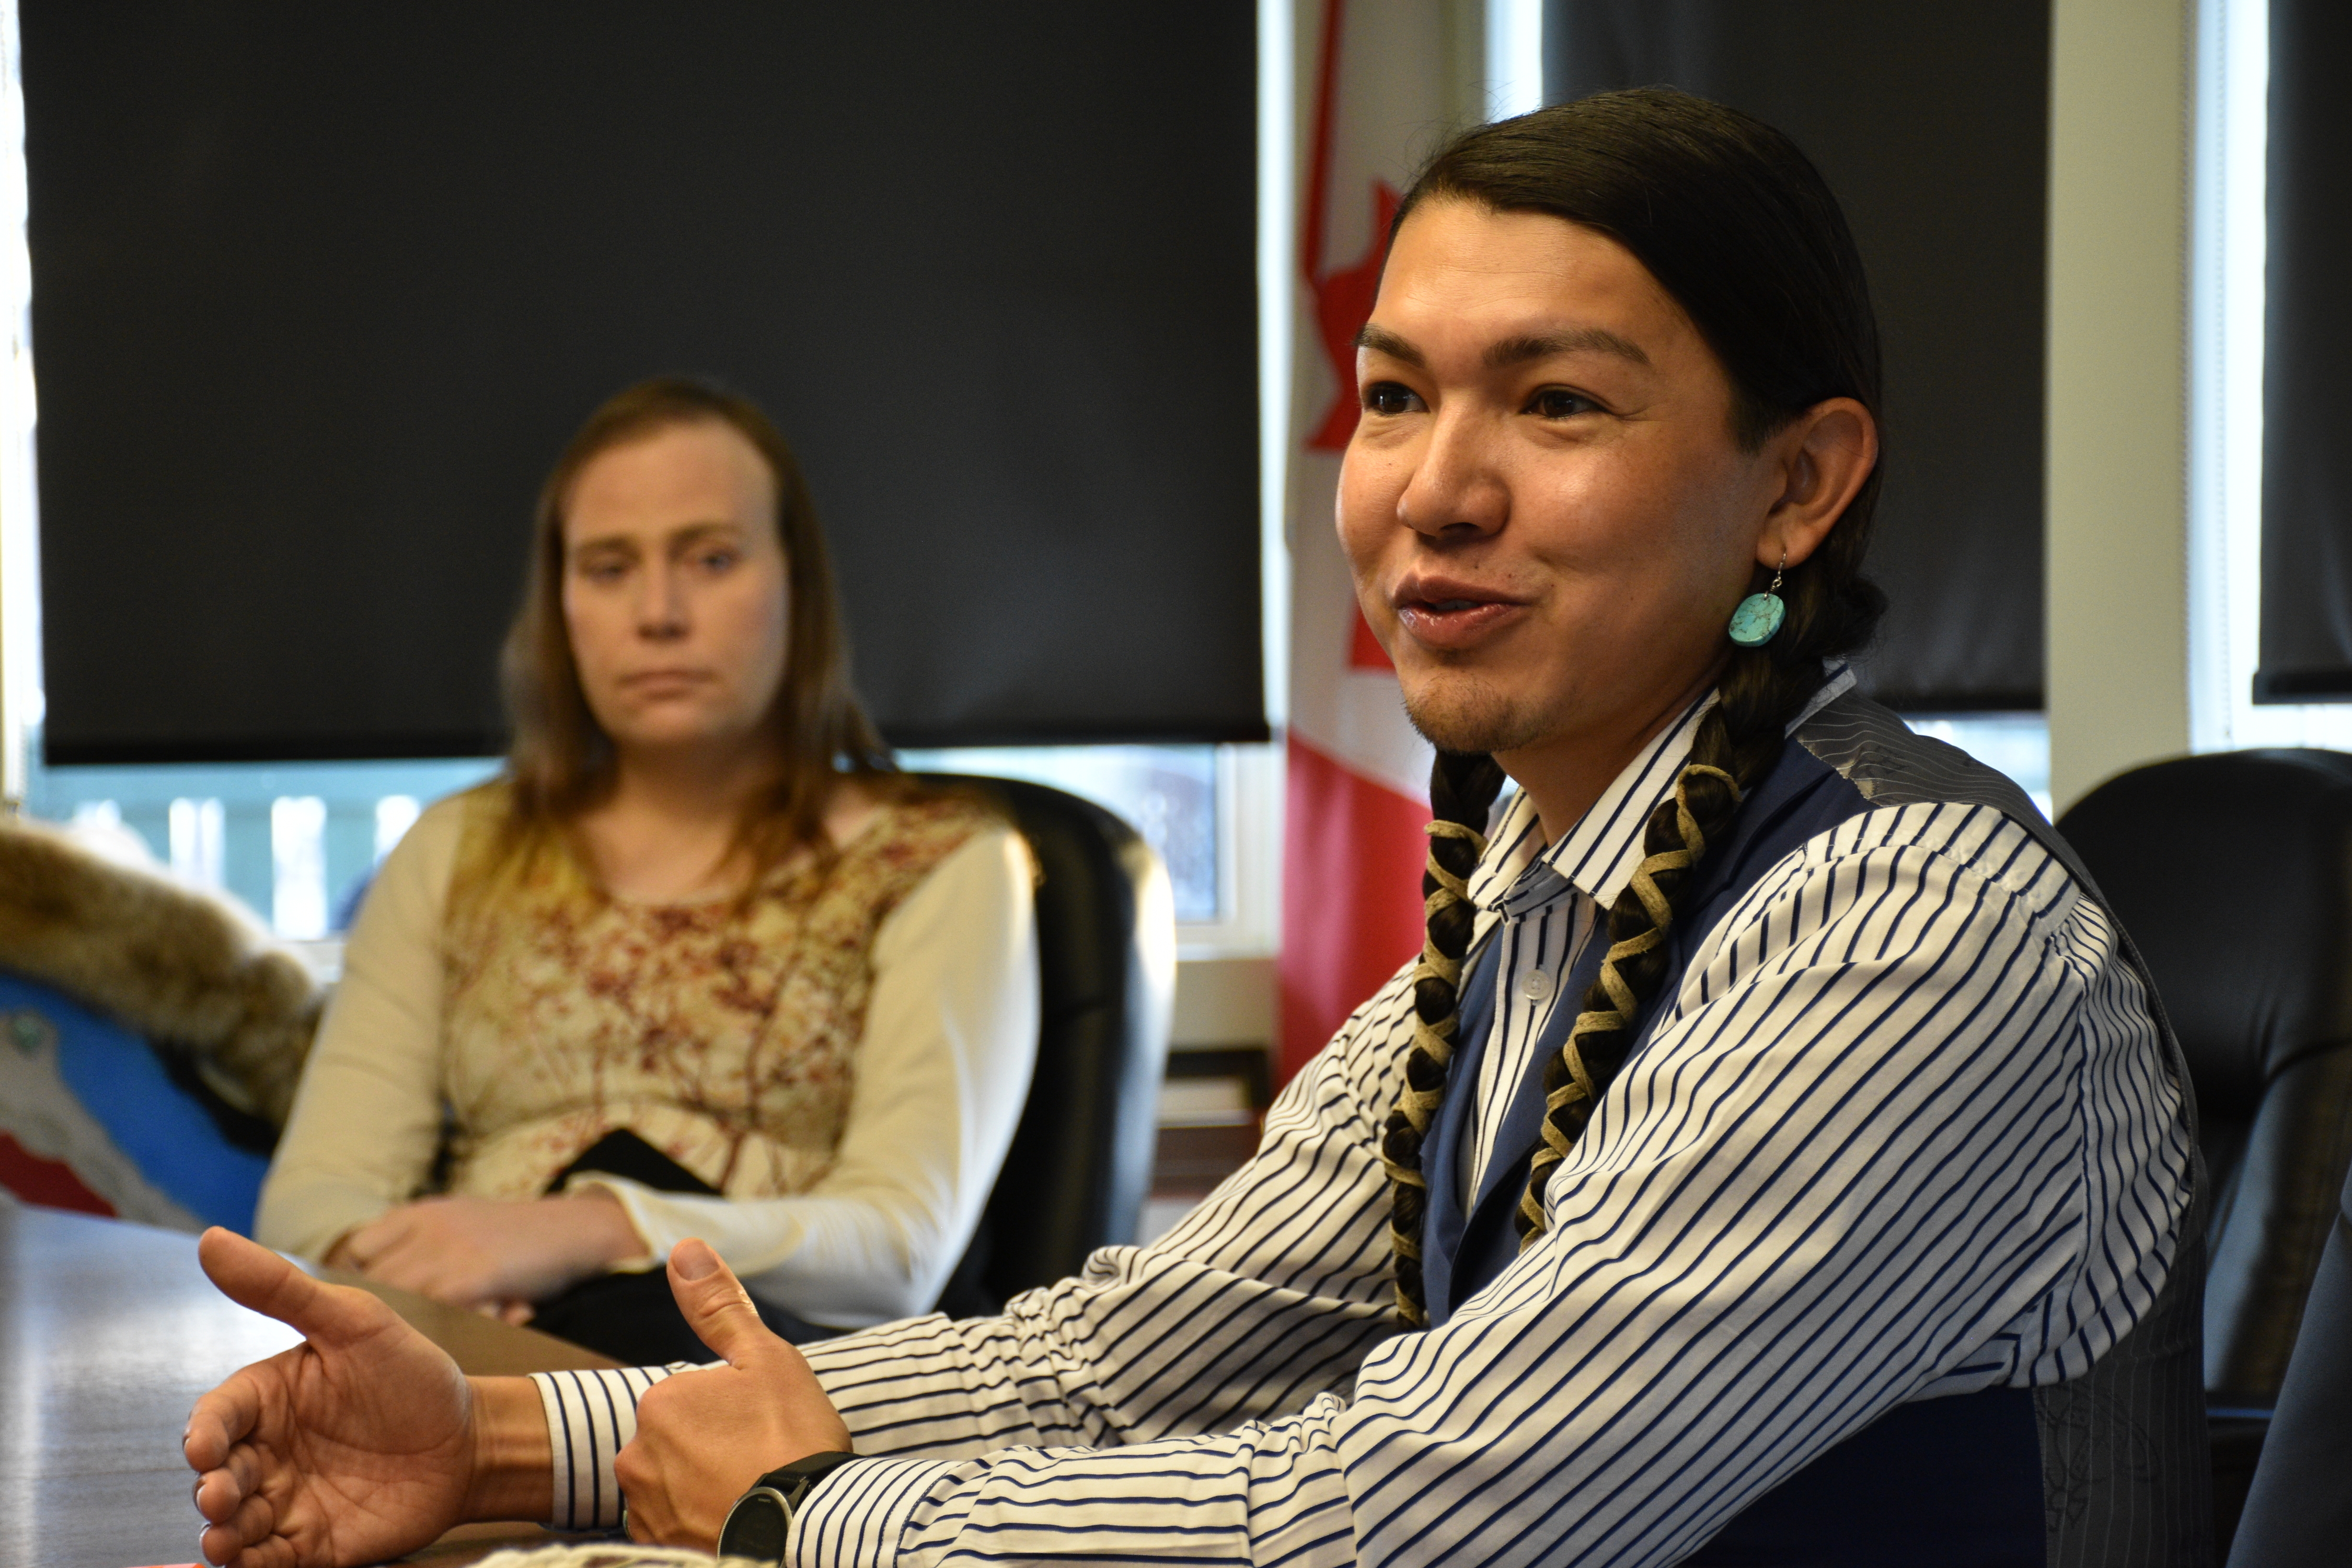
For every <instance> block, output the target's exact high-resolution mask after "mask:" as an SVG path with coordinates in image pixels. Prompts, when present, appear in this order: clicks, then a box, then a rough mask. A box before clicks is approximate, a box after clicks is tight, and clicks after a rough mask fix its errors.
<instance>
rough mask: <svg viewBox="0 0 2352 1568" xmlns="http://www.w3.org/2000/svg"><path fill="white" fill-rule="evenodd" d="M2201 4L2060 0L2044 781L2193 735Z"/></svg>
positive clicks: (2061, 791)
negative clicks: (2193, 189) (2192, 479)
mask: <svg viewBox="0 0 2352 1568" xmlns="http://www.w3.org/2000/svg"><path fill="white" fill-rule="evenodd" d="M2193 4H2194V0H2053V5H2052V6H2051V26H2052V38H2051V71H2050V74H2051V106H2050V262H2049V266H2050V294H2049V312H2050V317H2049V362H2048V367H2047V382H2046V385H2047V389H2048V395H2049V405H2048V416H2047V421H2048V422H2047V426H2046V428H2047V432H2048V440H2049V454H2048V470H2047V475H2046V479H2045V481H2044V495H2045V498H2046V501H2047V509H2048V510H2047V517H2048V538H2047V546H2046V552H2047V553H2046V571H2047V574H2048V575H2047V585H2048V598H2047V603H2048V606H2049V609H2048V615H2049V636H2048V659H2049V677H2048V690H2049V716H2050V785H2051V794H2052V795H2053V797H2054V799H2055V803H2056V805H2057V806H2058V809H2059V810H2061V811H2063V810H2064V809H2065V808H2066V807H2067V805H2070V804H2072V803H2073V802H2074V800H2076V799H2078V798H2080V797H2081V796H2082V795H2083V794H2084V792H2085V791H2087V790H2089V789H2090V788H2091V787H2092V786H2093V785H2095V784H2098V783H2099V782H2100V781H2101V780H2102V779H2105V778H2106V777H2108V776H2110V775H2112V774H2114V773H2118V772H2120V771H2122V770H2123V769H2125V768H2126V767H2130V766H2132V765H2134V764H2136V763H2143V762H2147V761H2150V760H2152V759H2154V758H2157V757H2163V756H2170V755H2175V754H2178V753H2180V752H2186V751H2188V750H2189V532H2188V507H2189V490H2188V482H2187V474H2188V452H2189V399H2188V343H2187V335H2186V334H2187V330H2188V322H2189V271H2188V261H2189V172H2190V167H2191V159H2190V153H2191V142H2190V133H2191V130H2192V126H2191V94H2190V81H2191V68H2192V64H2193V61H2192V57H2191V49H2190V41H2191V37H2192V32H2191V26H2192V22H2193V19H2194V18H2193Z"/></svg>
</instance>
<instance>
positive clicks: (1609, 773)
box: [1495, 663, 1723, 844]
mask: <svg viewBox="0 0 2352 1568" xmlns="http://www.w3.org/2000/svg"><path fill="white" fill-rule="evenodd" d="M1722 676H1723V667H1722V665H1721V664H1720V663H1717V664H1715V665H1711V666H1709V667H1708V668H1707V670H1706V673H1705V674H1703V675H1701V676H1700V677H1699V678H1698V679H1696V680H1695V681H1693V682H1691V683H1690V684H1689V685H1688V686H1687V687H1685V688H1684V689H1682V690H1680V691H1678V692H1675V694H1674V695H1672V696H1671V697H1669V698H1667V699H1665V700H1664V701H1654V702H1651V703H1646V704H1643V705H1642V706H1639V707H1634V708H1630V709H1627V710H1624V711H1622V712H1621V713H1617V714H1612V715H1611V716H1610V717H1609V719H1607V720H1606V721H1602V722H1600V723H1596V724H1593V725H1591V726H1587V727H1583V728H1580V729H1578V730H1576V731H1572V732H1569V733H1564V734H1560V735H1555V736H1550V737H1548V738H1546V739H1544V740H1541V741H1538V742H1535V743H1534V744H1533V745H1529V746H1523V747H1520V748H1518V749H1517V750H1515V751H1510V752H1496V753H1495V760H1496V762H1497V763H1501V764H1502V768H1503V771H1504V772H1505V773H1508V774H1510V776H1511V777H1512V779H1513V780H1514V781H1516V782H1517V784H1518V786H1519V788H1520V789H1521V790H1522V791H1523V792H1524V793H1525V794H1526V795H1527V797H1528V800H1530V801H1532V802H1533V803H1534V805H1535V808H1536V817H1537V821H1538V824H1539V825H1540V826H1541V827H1542V830H1543V836H1544V842H1545V843H1546V844H1557V843H1559V841H1560V838H1561V837H1563V836H1564V835H1566V834H1567V833H1569V832H1570V830H1572V829H1573V828H1574V827H1575V826H1576V825H1577V824H1578V823H1579V822H1581V821H1582V820H1584V814H1585V813H1586V812H1588V811H1591V809H1592V805H1593V803H1594V802H1595V801H1598V800H1599V799H1600V798H1601V795H1602V793H1603V792H1604V791H1606V790H1607V789H1608V788H1609V786H1610V785H1611V784H1614V783H1615V782H1616V780H1617V775H1618V774H1619V773H1623V772H1624V771H1625V769H1626V766H1627V765H1628V764H1629V763H1632V762H1633V759H1634V758H1635V757H1638V756H1640V755H1641V754H1642V748H1643V747H1644V746H1646V745H1648V744H1649V743H1650V742H1652V741H1654V740H1656V739H1657V738H1658V735H1659V733H1660V732H1661V731H1664V729H1665V728H1666V726H1668V725H1669V724H1672V723H1673V722H1674V721H1675V720H1676V719H1678V718H1680V717H1681V716H1682V714H1683V711H1684V710H1685V709H1687V708H1688V707H1689V706H1690V705H1691V704H1692V703H1694V702H1696V701H1697V700H1699V699H1700V698H1701V697H1703V696H1705V695H1706V692H1707V691H1708V690H1710V689H1713V687H1714V685H1715V683H1716V682H1717V680H1719V679H1722Z"/></svg>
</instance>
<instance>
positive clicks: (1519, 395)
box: [1339, 200, 1859, 765]
mask: <svg viewBox="0 0 2352 1568" xmlns="http://www.w3.org/2000/svg"><path fill="white" fill-rule="evenodd" d="M1359 343H1360V349H1359V352H1358V355H1357V370H1358V383H1359V387H1360V396H1361V398H1362V406H1363V414H1362V417H1361V419H1360V422H1359V424H1358V425H1357V427H1356V434H1355V437H1354V439H1353V441H1352V442H1351V443H1350V445H1349V448H1348V452H1347V457H1346V460H1345V465H1344V467H1343V468H1342V472H1341V478H1340V484H1339V537H1340V542H1341V543H1342V545H1343V546H1344V547H1345V549H1346V551H1347V552H1348V556H1349V563H1350V565H1351V567H1352V569H1353V572H1354V574H1355V581H1356V592H1357V596H1358V599H1359V601H1360V604H1361V605H1362V607H1363V612H1364V615H1365V617H1366V619H1367V620H1368V621H1369V622H1370V625H1371V627H1372V630H1373V632H1374V633H1375V634H1376V635H1377V636H1378V637H1379V638H1380V640H1381V646H1382V647H1386V648H1387V649H1388V651H1389V655H1390V658H1391V659H1392V660H1393V661H1394V663H1395V665H1396V668H1397V674H1398V677H1399V679H1401V680H1402V684H1403V689H1404V699H1405V705H1406V708H1407V710H1409V711H1410V712H1411V713H1412V718H1413V721H1414V722H1415V723H1416V724H1417V725H1418V726H1419V727H1420V728H1421V730H1422V731H1423V733H1424V734H1426V735H1428V736H1429V737H1430V738H1431V739H1432V740H1433V741H1434V742H1437V743H1438V744H1439V745H1441V746H1444V747H1445V748H1447V749H1449V750H1454V751H1481V752H1502V753H1505V754H1506V756H1505V761H1506V765H1509V753H1512V752H1519V751H1524V750H1526V749H1528V748H1531V747H1540V746H1543V745H1545V744H1547V743H1557V744H1562V745H1574V744H1577V743H1579V742H1580V737H1585V736H1603V737H1607V736H1613V735H1615V734H1617V733H1619V732H1621V731H1626V730H1628V729H1633V730H1638V729H1640V728H1642V726H1643V725H1644V724H1647V723H1649V722H1652V721H1654V719H1655V718H1656V717H1658V716H1661V715H1662V714H1663V713H1664V711H1666V710H1668V709H1670V708H1671V707H1672V706H1673V705H1675V703H1677V702H1678V701H1679V700H1681V699H1682V697H1683V696H1684V695H1685V694H1686V693H1688V692H1689V691H1691V690H1692V689H1695V688H1696V686H1697V685H1698V684H1699V683H1700V682H1702V681H1704V680H1706V679H1708V678H1709V677H1710V675H1711V672H1712V671H1713V670H1714V668H1715V667H1716V665H1717V662H1718V661H1719V660H1720V659H1721V658H1723V656H1724V654H1725V652H1726V651H1727V643H1726V641H1725V634H1724V626H1725V623H1726V622H1727V620H1728V619H1729V618H1730V616H1731V612H1732V609H1733V608H1734V606H1736V605H1738V602H1739V600H1740V599H1741V597H1742V596H1743V595H1746V594H1747V593H1748V584H1749V583H1750V581H1751V577H1752V574H1753V573H1754V571H1755V568H1756V566H1757V564H1758V563H1759V562H1760V563H1763V564H1764V565H1766V566H1768V567H1769V566H1771V565H1773V564H1775V563H1777V561H1778V559H1779V552H1780V548H1781V546H1782V545H1783V544H1786V545H1787V546H1788V549H1789V557H1788V558H1789V560H1790V563H1792V564H1793V563H1796V562H1798V561H1801V560H1802V559H1803V558H1804V556H1805V555H1806V554H1808V553H1810V552H1811V549H1812V547H1813V544H1814V542H1816V541H1817V540H1818V537H1819V533H1818V532H1813V531H1809V530H1798V531H1795V532H1793V533H1792V532H1791V531H1790V530H1789V529H1787V528H1785V527H1783V526H1780V521H1779V518H1780V511H1779V509H1778V508H1777V503H1778V502H1779V501H1780V500H1781V499H1782V498H1783V495H1784V492H1785V491H1786V490H1787V488H1788V484H1789V472H1790V470H1789V468H1788V462H1789V458H1788V454H1787V451H1786V450H1785V449H1784V447H1785V444H1784V443H1782V442H1780V441H1779V440H1778V439H1777V438H1776V440H1774V441H1770V442H1767V443H1766V445H1765V447H1764V449H1763V450H1761V451H1759V452H1753V453H1751V452H1746V451H1743V450H1741V448H1740V447H1739V445H1738V442H1737V441H1736V440H1735V439H1734V437H1733V435H1732V424H1731V416H1732V390H1731V385H1730V382H1729V379H1728V378H1727V375H1726V374H1725V373H1724V371H1723V368H1722V366H1721V364H1720V363H1718V362H1717V359H1716V357H1715V354H1714V353H1713V351H1712V350H1711V349H1709V348H1708V346H1707V344H1706V341H1705V340H1704V339H1702V338H1701V337H1700V336H1699V334H1698V331H1697V329H1696V327H1694V326H1693V325H1692V323H1691V321H1690V320H1689V318H1688V317H1686V316H1685V314H1684V313H1683V310H1682V309H1681V307H1680V306H1679V305H1677V304H1676V303H1675V300H1674V299H1673V298H1672V297H1671V296H1670V295H1668V294H1667V293H1666V292H1665V290H1664V289H1663V288H1661V287H1660V286H1659V284H1658V282H1657V280H1656V279H1654V278H1653V277H1651V275H1650V273H1649V271H1648V270H1647V269H1646V268H1643V266H1642V264H1641V263H1640V262H1639V261H1636V260H1635V259H1634V258H1633V254H1632V253H1631V252H1630V251H1628V250H1626V249H1625V248H1624V247H1622V246H1621V245H1619V244H1618V243H1617V242H1616V241H1614V240H1612V239H1609V238H1607V237H1603V236H1601V235H1600V234H1598V233H1596V232H1594V231H1592V230H1590V229H1585V228H1580V227H1579V226H1575V225H1573V224H1570V223H1568V222H1566V221H1564V220H1562V219H1559V218H1556V217H1551V216H1545V215H1541V214H1529V213H1497V212H1494V211H1492V210H1489V209H1488V208H1486V207H1485V206H1482V205H1476V204H1474V203H1469V202H1463V201H1452V200H1447V201H1439V202H1436V203H1433V204H1432V205H1425V206H1423V207H1420V208H1418V209H1416V210H1415V211H1414V212H1413V214H1412V216H1410V217H1409V218H1407V219H1406V221H1405V224H1404V226H1403V228H1402V230H1401V231H1400V232H1399V233H1398V235H1397V237H1396V244H1395V246H1394V247H1393V249H1392V250H1391V253H1390V257H1389V261H1388V268H1387V271H1386V273H1385V275H1384V276H1383V278H1382V280H1381V291H1380V297H1379V300H1377V302H1376V303H1375V305H1374V307H1373V310H1372V316H1371V321H1370V324H1369V325H1367V326H1366V327H1365V329H1364V331H1363V334H1362V336H1361V337H1360V339H1359ZM1855 406H1856V407H1857V408H1858V407H1859V405H1855ZM1826 528H1827V524H1826V523H1823V524H1822V529H1821V532H1825V531H1826Z"/></svg>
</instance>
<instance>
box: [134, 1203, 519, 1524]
mask: <svg viewBox="0 0 2352 1568" xmlns="http://www.w3.org/2000/svg"><path fill="white" fill-rule="evenodd" d="M197 1256H198V1258H200V1259H201V1260H202V1261H203V1263H204V1268H205V1273H206V1274H207V1275H209V1276H211V1278H212V1281H213V1283H214V1284H215V1285H217V1286H218V1287H220V1289H221V1291H222V1293H223V1294H225V1295H226V1296H227V1297H228V1298H229V1299H230V1300H233V1301H236V1302H237V1303H238V1304H239V1305H241V1306H246V1307H249V1308H251V1309H253V1310H255V1311H257V1312H261V1313H265V1314H267V1315H268V1316H269V1317H272V1318H276V1319H277V1320H278V1321H280V1322H282V1323H285V1324H288V1325H289V1326H290V1327H292V1328H294V1329H297V1330H299V1331H301V1333H302V1335H303V1338H304V1342H303V1343H302V1344H299V1345H297V1346H295V1347H294V1348H293V1349H292V1350H289V1351H286V1352H281V1353H279V1354H278V1355H274V1356H272V1357H270V1358H269V1359H268V1361H264V1362H257V1363H254V1364H253V1365H251V1366H248V1367H247V1368H246V1369H245V1370H244V1371H242V1372H240V1373H236V1375H235V1376H233V1377H231V1378H230V1379H229V1380H228V1381H227V1382H226V1383H224V1384H221V1385H220V1386H219V1387H218V1388H215V1389H214V1390H213V1391H212V1392H211V1393H210V1394H205V1396H204V1397H203V1398H201V1399H199V1400H197V1401H196V1407H195V1409H194V1411H193V1412H192V1413H191V1414H190V1415H189V1416H188V1429H187V1433H186V1435H185V1436H184V1437H183V1438H182V1439H181V1452H182V1453H183V1454H184V1456H185V1457H186V1458H187V1461H188V1465H189V1467H190V1468H193V1469H194V1470H195V1471H196V1472H197V1480H196V1510H197V1511H198V1512H199V1513H201V1514H203V1515H204V1517H205V1520H206V1521H208V1522H207V1524H206V1527H205V1531H204V1534H203V1537H202V1542H201V1544H202V1550H203V1552H204V1554H205V1558H206V1559H207V1560H208V1561H210V1562H212V1563H221V1564H235V1565H236V1568H342V1565H344V1564H352V1563H378V1562H382V1561H383V1560H384V1559H385V1558H389V1557H397V1556H399V1555H400V1554H401V1553H402V1552H409V1551H412V1550H414V1549H415V1548H416V1547H419V1546H422V1545H424V1544H425V1543H426V1542H430V1541H432V1540H433V1539H434V1538H435V1537H436V1536H438V1535H440V1534H441V1532H442V1531H446V1530H447V1529H448V1528H449V1527H450V1526H451V1525H453V1524H456V1523H457V1522H458V1521H461V1520H464V1519H469V1518H505V1519H513V1518H529V1519H542V1518H544V1517H546V1513H547V1510H548V1506H549V1492H550V1490H551V1487H552V1481H551V1476H550V1474H549V1468H550V1460H549V1456H548V1448H547V1436H546V1417H545V1415H544V1414H543V1413H542V1412H541V1410H540V1408H539V1397H538V1394H537V1393H536V1391H535V1390H533V1389H532V1388H531V1385H530V1383H529V1382H528V1381H527V1380H525V1379H521V1378H496V1379H485V1380H482V1381H481V1382H479V1383H472V1384H469V1383H468V1381H467V1378H466V1377H465V1376H464V1375H463V1374H462V1373H459V1372H458V1370H457V1363H455V1362H453V1361H451V1360H450V1359H449V1357H448V1355H447V1354H446V1353H445V1352H443V1351H442V1350H441V1349H440V1348H439V1347H438V1346H436V1345H435V1344H434V1343H433V1342H431V1341H430V1340H428V1339H426V1338H425V1336H424V1335H423V1334H421V1333H418V1332H417V1331H415V1329H413V1328H411V1327H409V1326H408V1325H407V1324H406V1323H404V1322H403V1321H401V1320H400V1318H399V1316H398V1315H397V1314H396V1313H394V1311H393V1310H392V1309H391V1308H389V1307H387V1306H385V1305H384V1304H383V1302H381V1301H379V1300H376V1299H375V1298H374V1297H373V1296H371V1295H369V1294H367V1293H366V1292H365V1291H363V1290H353V1289H347V1288H345V1287H341V1286H335V1285H327V1284H322V1283H320V1281H319V1280H316V1279H311V1278H310V1276H309V1275H307V1274H304V1273H303V1272H302V1271H301V1270H299V1269H298V1268H295V1267H294V1266H293V1265H292V1264H290V1263H289V1262H287V1261H286V1260H285V1259H284V1258H280V1257H278V1255H277V1254H276V1253H274V1252H271V1251H269V1250H268V1248H266V1247H258V1246H257V1245H255V1244H254V1243H252V1242H250V1241H247V1240H245V1239H244V1238H243V1237H237V1236H235V1235H232V1234H231V1233H229V1232H228V1231H226V1230H221V1229H218V1228H215V1229H212V1230H208V1231H206V1232H205V1236H204V1239H203V1240H202V1241H201V1242H200V1243H199V1244H198V1246H197ZM533 1426H535V1427H536V1428H537V1431H536V1440H535V1442H534V1440H533V1434H532V1433H531V1431H530V1427H533ZM533 1458H536V1460H537V1472H536V1474H535V1475H534V1474H533V1471H532V1468H531V1461H532V1460H533Z"/></svg>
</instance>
